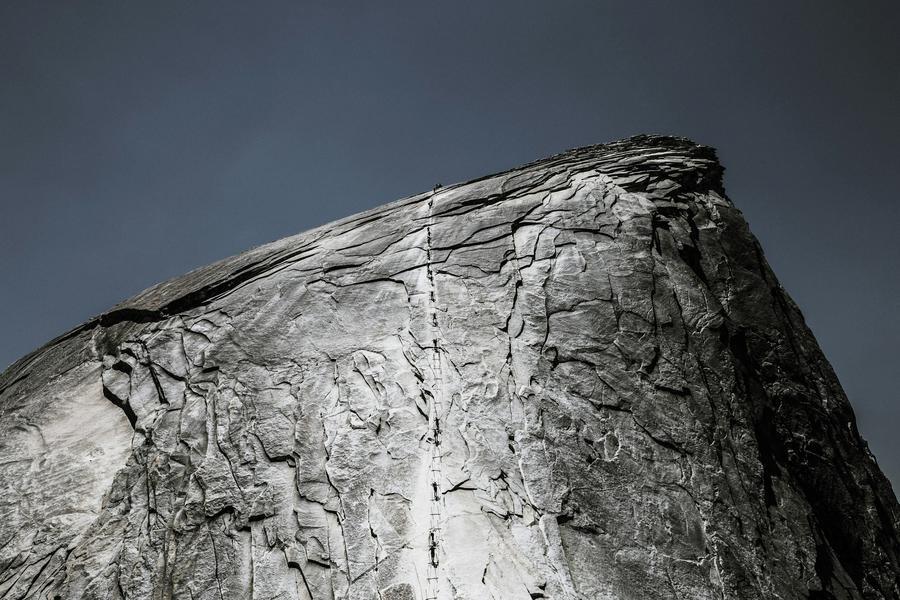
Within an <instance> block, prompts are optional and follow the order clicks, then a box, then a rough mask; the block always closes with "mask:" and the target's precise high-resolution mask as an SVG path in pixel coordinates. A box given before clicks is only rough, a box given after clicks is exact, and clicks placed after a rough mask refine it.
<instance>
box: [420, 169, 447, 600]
mask: <svg viewBox="0 0 900 600" xmlns="http://www.w3.org/2000/svg"><path fill="white" fill-rule="evenodd" d="M438 189H439V186H435V188H434V190H433V192H432V194H431V197H430V198H429V199H428V225H427V227H426V228H425V231H426V238H425V252H426V276H427V279H428V283H427V285H428V296H427V300H426V306H427V307H428V310H427V318H428V327H429V330H430V334H431V335H430V336H429V337H430V339H431V344H430V345H429V349H428V354H429V358H430V361H431V372H432V383H431V394H430V396H429V399H428V438H427V441H428V452H429V460H428V487H429V489H428V494H429V496H428V497H429V502H428V506H429V510H428V512H429V517H428V564H427V566H426V589H425V599H426V600H436V599H437V597H438V591H439V587H440V585H439V584H440V581H439V575H438V573H439V571H438V565H439V551H440V544H441V541H442V525H443V524H442V521H443V506H442V503H443V494H442V490H441V417H442V415H443V387H444V377H443V369H442V368H441V353H442V351H443V347H442V344H441V330H440V325H439V323H438V314H437V313H438V311H437V286H436V285H435V280H434V268H433V266H432V253H431V235H432V226H433V224H434V197H435V195H436V194H437V190H438Z"/></svg>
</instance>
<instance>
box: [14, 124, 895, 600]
mask: <svg viewBox="0 0 900 600" xmlns="http://www.w3.org/2000/svg"><path fill="white" fill-rule="evenodd" d="M0 598H4V599H21V598H85V599H100V598H103V599H118V600H124V599H143V598H148V599H150V598H152V599H164V598H165V599H168V598H191V599H195V600H201V599H233V598H255V599H265V600H274V599H276V598H284V599H310V598H313V599H316V600H319V599H341V598H343V599H358V600H371V599H380V600H414V599H415V600H424V599H431V598H434V599H442V600H443V599H451V598H458V599H488V598H496V599H503V600H519V599H522V600H528V599H533V598H554V599H644V598H660V599H669V598H671V599H682V598H692V599H716V600H721V599H724V598H728V599H751V598H752V599H758V598H782V599H801V598H802V599H806V598H809V599H818V600H821V599H839V600H849V599H863V598H864V599H887V598H892V599H897V598H900V507H898V504H897V500H896V499H895V497H894V494H893V492H892V490H891V487H890V484H889V483H888V482H887V480H886V479H885V477H884V476H883V475H882V473H881V472H880V471H879V469H878V467H877V466H876V463H875V461H874V459H873V458H872V456H871V455H870V454H869V452H868V450H867V447H866V445H865V443H864V442H863V441H862V439H861V438H860V435H859V433H858V431H857V429H856V425H855V421H854V416H853V413H852V410H851V408H850V405H849V403H848V401H847V399H846V397H845V395H844V393H843V391H842V390H841V387H840V385H839V383H838V381H837V379H836V377H835V375H834V373H833V372H832V369H831V368H830V366H829V365H828V363H827V361H826V360H825V358H824V357H823V355H822V352H821V351H820V350H819V348H818V346H817V344H816V342H815V340H814V338H813V336H812V334H811V333H810V331H809V330H808V328H807V327H806V325H805V324H804V321H803V318H802V316H801V314H800V312H799V311H798V309H797V307H796V306H795V305H794V303H793V302H792V301H791V300H790V298H789V297H788V296H787V294H786V293H785V292H784V290H783V289H782V288H781V287H780V286H779V284H778V282H777V280H776V279H775V276H774V275H773V274H772V271H771V270H770V268H769V266H768V265H767V263H766V261H765V259H764V258H763V254H762V251H761V250H760V247H759V244H758V243H757V241H756V239H755V238H754V237H753V236H752V234H751V233H750V232H749V230H748V228H747V225H746V223H745V222H744V219H743V218H742V216H741V214H740V212H739V211H738V210H737V209H736V208H735V207H734V206H733V205H732V203H731V202H730V201H729V200H728V199H727V198H726V196H725V193H724V190H723V188H722V168H721V166H720V165H719V163H718V161H717V159H716V157H715V153H714V151H713V150H712V149H710V148H707V147H704V146H700V145H696V144H694V143H692V142H689V141H687V140H684V139H679V138H669V137H655V136H641V137H636V138H631V139H628V140H624V141H621V142H615V143H612V144H607V145H601V146H592V147H588V148H582V149H578V150H573V151H570V152H567V153H564V154H561V155H558V156H554V157H552V158H549V159H545V160H542V161H539V162H536V163H533V164H530V165H527V166H524V167H521V168H518V169H514V170H512V171H509V172H506V173H502V174H499V175H492V176H489V177H485V178H482V179H479V180H476V181H472V182H469V183H465V184H460V185H454V186H450V187H446V188H438V189H435V190H434V191H432V192H428V193H425V194H420V195H417V196H413V197H411V198H406V199H403V200H400V201H397V202H394V203H392V204H388V205H386V206H383V207H380V208H377V209H375V210H372V211H369V212H366V213H362V214H360V215H356V216H354V217H351V218H348V219H345V220H342V221H339V222H336V223H332V224H329V225H326V226H323V227H320V228H318V229H314V230H312V231H309V232H306V233H303V234H300V235H298V236H295V237H291V238H287V239H284V240H281V241H278V242H274V243H272V244H269V245H266V246H262V247H259V248H256V249H254V250H251V251H249V252H246V253H244V254H241V255H239V256H237V257H234V258H230V259H227V260H224V261H221V262H219V263H216V264H213V265H210V266H208V267H205V268H201V269H198V270H196V271H194V272H192V273H189V274H187V275H185V276H183V277H180V278H177V279H174V280H172V281H169V282H167V283H163V284H161V285H158V286H156V287H153V288H151V289H149V290H147V291H145V292H143V293H141V294H139V295H138V296H136V297H135V298H133V299H131V300H129V301H127V302H125V303H123V304H121V305H119V306H117V307H115V308H113V309H112V310H110V311H109V312H107V313H105V314H103V315H101V316H99V317H97V318H95V319H93V320H91V321H89V322H88V323H85V324H84V325H82V326H80V327H78V328H76V329H74V330H72V331H71V332H69V333H68V334H66V335H64V336H62V337H60V338H58V339H56V340H54V341H53V342H51V343H50V344H48V345H47V346H45V347H44V348H42V349H40V350H38V351H36V352H34V353H32V354H31V355H29V356H27V357H25V358H23V359H21V360H20V361H19V362H17V363H16V364H14V365H13V366H11V367H10V368H9V369H8V370H7V371H6V372H5V373H4V374H3V375H2V376H0Z"/></svg>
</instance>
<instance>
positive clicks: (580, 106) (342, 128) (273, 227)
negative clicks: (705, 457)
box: [0, 0, 900, 487]
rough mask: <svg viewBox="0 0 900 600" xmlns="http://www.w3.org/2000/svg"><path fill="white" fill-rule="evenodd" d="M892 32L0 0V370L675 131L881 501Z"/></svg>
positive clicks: (768, 23)
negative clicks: (434, 206) (179, 295)
mask: <svg viewBox="0 0 900 600" xmlns="http://www.w3.org/2000/svg"><path fill="white" fill-rule="evenodd" d="M726 5H727V6H726ZM898 31H900V3H897V2H896V0H883V1H874V0H872V1H867V2H859V3H848V2H844V1H833V2H828V1H823V0H817V1H810V2H799V1H798V2H786V3H774V2H743V3H725V2H721V1H718V0H716V1H713V0H710V1H708V2H685V1H678V2H674V1H671V2H632V1H629V2H625V1H621V2H612V1H609V2H601V1H596V0H595V1H590V2H565V1H553V2H550V1H548V2H543V3H537V2H522V1H516V2H460V1H454V2H443V3H437V2H421V1H416V2H413V1H410V2H406V3H399V2H368V3H363V2H305V3H301V2H253V3H251V2H231V3H229V2H221V1H216V2H203V1H198V0H191V1H190V2H181V1H179V2H143V3H141V2H119V1H116V2H108V3H97V2H78V3H72V2H58V3H53V2H40V3H36V2H27V1H25V0H6V1H4V2H2V3H0V86H2V87H0V92H2V93H0V202H2V205H0V206H2V213H0V214H2V219H0V281H2V282H3V284H2V285H0V331H2V336H0V368H2V365H6V364H9V363H11V362H12V361H14V360H15V359H16V358H18V357H19V356H21V355H22V354H25V353H26V352H28V351H30V350H32V349H34V348H36V347H37V346H39V345H41V344H43V343H44V342H46V341H47V340H49V339H50V338H52V337H54V336H56V335H58V334H60V333H62V332H63V331H65V330H67V329H69V328H70V327H72V326H74V325H76V324H78V323H80V322H82V321H84V320H85V319H87V318H88V317H89V316H91V315H94V314H96V313H99V312H101V311H103V310H105V309H107V308H109V307H110V306H111V305H113V304H114V303H116V302H118V301H120V300H122V299H124V298H126V297H128V296H131V295H132V294H134V293H136V292H138V291H140V290H142V289H143V288H145V287H148V286H149V285H151V284H153V283H156V282H158V281H161V280H164V279H167V278H169V277H173V276H175V275H178V274H181V273H183V272H185V271H187V270H189V269H191V268H193V267H197V266H200V265H203V264H206V263H209V262H212V261H213V260H216V259H219V258H223V257H225V256H228V255H231V254H235V253H237V252H240V251H242V250H245V249H247V248H248V247H250V246H253V245H256V244H260V243H263V242H266V241H269V240H272V239H276V238H279V237H283V236H285V235H289V234H293V233H296V232H298V231H301V230H304V229H308V228H310V227H312V226H315V225H319V224H321V223H324V222H326V221H329V220H332V219H335V218H338V217H341V216H345V215H349V214H351V213H354V212H356V211H359V210H362V209H365V208H369V207H373V206H376V205H378V204H381V203H383V202H386V201H389V200H393V199H395V198H398V197H401V196H406V195H410V194H412V193H414V192H418V191H422V190H425V189H429V188H431V187H432V186H433V185H434V184H435V183H436V182H442V183H444V184H447V183H451V182H454V181H458V180H463V179H468V178H473V177H477V176H480V175H483V174H486V173H489V172H493V171H498V170H502V169H505V168H509V167H513V166H516V165H517V164H520V163H523V162H527V161H530V160H533V159H537V158H540V157H543V156H546V155H549V154H552V153H555V152H559V151H561V150H564V149H567V148H571V147H575V146H581V145H587V144H592V143H597V142H603V141H609V140H612V139H616V138H621V137H626V136H629V135H632V134H636V133H642V132H646V133H672V134H679V135H685V136H688V137H691V138H693V139H695V140H697V141H699V142H702V143H706V144H710V145H713V146H716V147H717V148H718V149H719V152H720V157H721V159H722V161H723V163H724V164H725V166H726V167H727V173H726V181H725V182H726V186H727V188H728V192H729V195H730V196H731V197H732V198H733V200H734V201H735V202H736V203H737V205H738V206H739V207H740V208H741V209H742V210H743V211H744V213H745V214H746V216H747V218H748V220H749V221H750V225H751V227H752V228H753V230H754V232H755V233H756V235H757V236H758V237H759V238H760V239H761V241H762V244H763V246H764V248H765V250H766V253H767V256H768V258H769V260H770V262H771V263H772V265H773V267H774V269H775V271H776V273H777V274H778V276H779V277H780V279H781V281H782V283H783V284H784V285H785V287H786V288H787V290H788V291H789V292H790V293H791V294H792V295H793V297H794V298H795V299H796V300H797V302H798V303H799V304H800V307H801V308H802V309H803V311H804V313H805V315H806V317H807V320H808V322H809V323H810V325H811V326H812V329H813V331H814V332H815V333H816V335H817V337H818V339H819V341H820V343H821V344H822V346H823V347H824V349H825V352H826V354H827V355H828V357H829V359H830V360H831V361H832V363H833V365H834V367H835V369H836V370H837V373H838V375H839V377H840V378H841V381H842V383H843V384H844V387H845V388H846V390H847V392H848V394H849V396H850V398H851V401H852V402H853V404H854V406H855V408H856V412H857V415H858V417H859V421H860V427H861V429H862V431H863V434H864V435H865V437H866V438H867V439H868V440H869V442H870V445H871V447H872V448H873V450H874V452H875V454H876V456H877V457H878V459H879V462H880V464H881V465H882V468H883V469H884V470H885V471H886V472H887V473H888V475H889V476H890V477H891V478H892V479H893V481H894V485H895V487H898V483H900V435H898V434H897V431H898V429H900V403H898V401H897V392H896V388H897V386H896V383H895V378H896V376H897V374H898V372H900V368H898V359H897V343H898V342H900V311H898V308H900V306H898V304H900V302H898V298H900V277H898V265H900V242H898V237H897V235H896V228H897V225H898V217H900V208H898V197H897V192H896V189H897V187H896V186H897V183H898V178H897V174H898V171H900V160H898V156H900V36H898Z"/></svg>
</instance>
